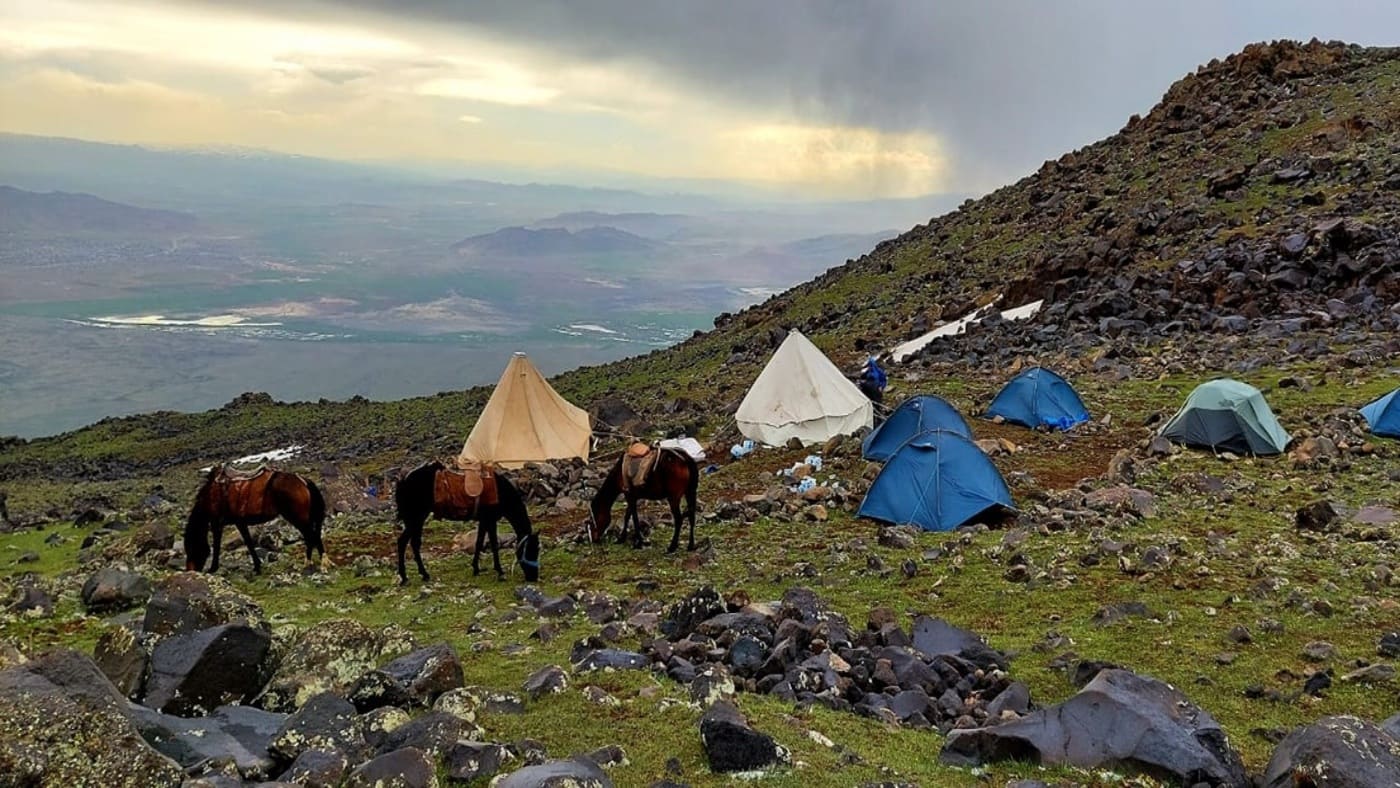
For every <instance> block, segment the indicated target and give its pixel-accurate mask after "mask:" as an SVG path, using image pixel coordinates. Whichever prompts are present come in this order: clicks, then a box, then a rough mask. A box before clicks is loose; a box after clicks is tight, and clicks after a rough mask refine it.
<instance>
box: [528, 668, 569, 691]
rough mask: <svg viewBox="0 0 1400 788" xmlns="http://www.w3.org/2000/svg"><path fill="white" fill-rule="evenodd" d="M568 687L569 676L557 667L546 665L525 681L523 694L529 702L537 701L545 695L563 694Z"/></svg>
mask: <svg viewBox="0 0 1400 788" xmlns="http://www.w3.org/2000/svg"><path fill="white" fill-rule="evenodd" d="M568 686H569V676H568V674H566V673H565V672H564V669H563V668H561V667H559V666H558V665H548V666H545V667H543V668H540V669H539V670H537V671H535V672H534V673H532V674H530V677H529V678H527V679H525V686H524V690H525V694H526V695H529V696H530V700H539V699H540V698H541V697H543V696H545V695H551V694H554V693H556V692H563V691H564V690H565V689H566V688H567V687H568Z"/></svg>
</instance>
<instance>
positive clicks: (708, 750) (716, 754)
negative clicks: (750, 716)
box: [700, 700, 783, 772]
mask: <svg viewBox="0 0 1400 788" xmlns="http://www.w3.org/2000/svg"><path fill="white" fill-rule="evenodd" d="M700 741H701V743H702V744H703V745H704V747H705V756H706V757H707V758H708V759H709V761H710V768H711V769H713V770H714V771H717V772H747V771H755V770H758V769H766V768H768V767H770V766H774V765H776V764H777V763H778V762H779V761H780V760H782V759H783V753H782V751H781V750H780V748H779V747H778V745H777V744H776V743H775V742H774V741H773V738H772V737H771V736H769V735H768V734H766V733H760V732H759V731H756V730H754V729H753V728H752V727H750V726H749V723H748V720H746V719H745V718H744V715H743V714H741V713H740V712H739V708H738V707H737V706H735V705H734V704H733V703H731V702H729V701H727V700H721V701H717V702H716V703H714V704H713V705H711V706H710V708H709V710H707V711H706V712H705V714H704V716H703V717H701V719H700Z"/></svg>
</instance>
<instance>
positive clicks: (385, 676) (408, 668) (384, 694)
mask: <svg viewBox="0 0 1400 788" xmlns="http://www.w3.org/2000/svg"><path fill="white" fill-rule="evenodd" d="M460 686H462V663H461V662H460V661H459V660H458V658H457V651H456V650H455V649H453V648H452V646H450V645H448V644H446V643H439V644H437V645H433V646H428V647H426V648H420V649H418V650H417V651H413V652H410V653H408V654H405V655H404V656H402V657H399V658H398V659H395V660H393V661H392V662H389V663H388V664H386V665H384V666H383V667H381V668H379V669H378V670H373V671H370V672H369V673H366V674H365V675H363V676H361V677H360V679H359V680H358V681H356V682H355V685H354V686H353V687H352V688H351V689H350V694H349V699H350V702H351V703H354V704H355V708H356V709H358V710H359V711H360V712H361V713H364V712H366V711H369V710H371V709H376V708H379V707H380V706H408V705H419V706H429V705H431V704H432V703H433V701H435V700H436V699H437V696H439V695H441V694H442V693H444V692H447V691H448V690H452V689H456V688H458V687H460Z"/></svg>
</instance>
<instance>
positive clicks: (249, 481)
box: [185, 467, 326, 574]
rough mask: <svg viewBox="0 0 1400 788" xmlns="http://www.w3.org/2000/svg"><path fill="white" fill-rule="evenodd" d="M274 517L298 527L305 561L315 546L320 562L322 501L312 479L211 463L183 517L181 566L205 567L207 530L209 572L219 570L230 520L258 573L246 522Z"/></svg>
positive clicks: (323, 519) (322, 553)
mask: <svg viewBox="0 0 1400 788" xmlns="http://www.w3.org/2000/svg"><path fill="white" fill-rule="evenodd" d="M279 516H280V517H282V518H283V519H284V520H286V521H287V522H289V523H291V524H292V525H293V526H295V527H296V529H297V531H299V532H301V538H302V542H303V543H304V544H305V545H306V560H307V562H308V563H310V562H311V551H312V550H313V549H314V550H318V551H320V556H321V560H322V561H323V562H324V561H325V558H326V547H325V545H324V544H322V543H321V529H322V527H323V526H324V525H325V522H326V501H325V498H323V497H322V496H321V490H320V489H319V488H317V487H316V483H315V482H313V481H311V480H310V479H304V478H302V477H301V476H298V475H297V474H295V473H286V472H285V471H275V470H272V469H271V468H263V469H261V470H259V471H258V472H257V473H256V474H253V475H251V476H233V475H230V474H228V473H227V472H226V471H225V470H224V468H223V467H215V468H213V469H212V470H210V471H209V475H208V476H207V477H206V478H205V479H204V484H203V485H201V486H200V488H199V492H197V493H196V494H195V498H194V506H193V507H191V509H190V516H189V519H187V520H186V521H185V569H186V570H189V571H198V570H202V569H204V562H205V561H206V560H208V558H209V534H210V532H211V531H212V532H213V534H214V561H213V563H211V564H210V565H209V571H210V572H211V573H213V572H217V571H219V548H220V547H221V546H222V545H223V541H224V526H225V525H232V526H233V527H235V528H237V529H238V535H239V536H241V537H243V544H244V546H246V547H247V548H248V554H249V555H250V556H252V558H253V574H258V573H259V572H261V571H262V561H261V560H260V559H259V558H258V552H257V550H255V549H253V535H252V534H251V533H249V531H248V526H250V525H259V524H261V523H265V522H268V521H269V520H273V519H276V518H277V517H279Z"/></svg>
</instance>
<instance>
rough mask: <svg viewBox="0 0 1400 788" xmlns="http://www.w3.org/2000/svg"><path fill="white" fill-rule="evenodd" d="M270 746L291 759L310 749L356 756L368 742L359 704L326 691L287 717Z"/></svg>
mask: <svg viewBox="0 0 1400 788" xmlns="http://www.w3.org/2000/svg"><path fill="white" fill-rule="evenodd" d="M267 749H268V750H269V751H270V752H271V753H272V754H273V755H275V756H277V757H278V758H279V759H281V760H282V761H283V762H289V761H295V760H296V759H297V758H298V757H300V756H301V754H302V753H303V752H306V751H307V750H338V751H340V752H341V753H344V754H345V755H346V756H348V757H351V758H354V757H356V756H358V755H360V754H361V753H362V752H363V751H364V750H365V749H366V745H365V737H364V733H363V732H362V731H361V728H360V720H359V717H358V715H357V714H356V713H355V707H354V706H353V705H351V703H350V701H348V700H346V699H344V698H342V697H340V696H338V695H332V694H331V693H329V692H323V693H321V694H320V695H317V696H315V697H313V698H311V699H310V700H308V701H307V702H306V703H305V704H304V705H302V707H301V708H300V709H298V710H297V712H296V713H295V714H293V715H291V716H290V717H286V718H285V721H284V722H283V723H282V724H281V726H280V727H279V728H278V730H277V731H276V735H275V736H273V737H272V740H271V742H269V744H268V745H267Z"/></svg>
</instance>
